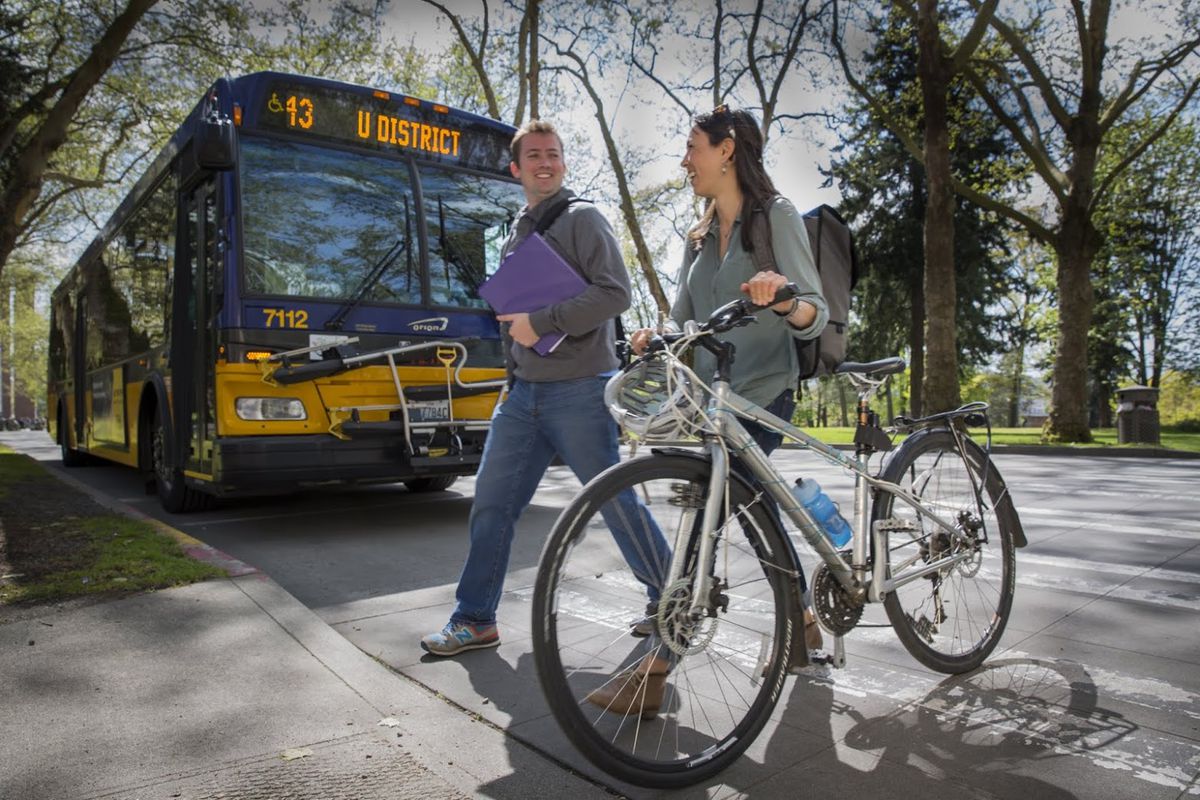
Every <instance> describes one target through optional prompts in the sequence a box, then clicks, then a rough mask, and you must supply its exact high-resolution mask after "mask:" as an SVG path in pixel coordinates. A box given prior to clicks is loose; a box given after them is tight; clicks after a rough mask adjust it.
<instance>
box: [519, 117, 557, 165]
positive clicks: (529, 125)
mask: <svg viewBox="0 0 1200 800" xmlns="http://www.w3.org/2000/svg"><path fill="white" fill-rule="evenodd" d="M529 133H553V134H554V138H555V139H558V149H559V150H562V137H561V136H559V135H558V129H557V128H555V127H554V123H553V122H546V121H545V120H543V119H531V120H529V121H528V122H526V123H525V124H524V125H522V126H521V127H520V128H518V129H517V132H516V133H515V134H514V135H513V138H512V143H511V144H510V145H509V146H508V149H509V152H510V153H511V154H512V160H513V163H514V164H520V163H521V140H522V139H524V138H525V135H526V134H529Z"/></svg>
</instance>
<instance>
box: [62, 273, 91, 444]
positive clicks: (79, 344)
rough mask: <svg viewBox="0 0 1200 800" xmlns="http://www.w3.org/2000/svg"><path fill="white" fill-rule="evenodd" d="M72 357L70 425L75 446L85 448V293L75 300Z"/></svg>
mask: <svg viewBox="0 0 1200 800" xmlns="http://www.w3.org/2000/svg"><path fill="white" fill-rule="evenodd" d="M71 352H72V353H73V355H74V357H73V358H72V359H71V381H72V382H73V383H74V385H75V387H74V391H75V413H74V415H73V416H72V417H71V424H72V426H73V427H74V428H75V446H76V447H86V446H87V445H88V442H87V441H85V440H84V436H83V432H84V426H85V425H86V423H87V417H88V414H87V407H86V406H85V405H84V403H85V402H86V390H87V356H88V352H87V293H86V292H83V291H81V292H79V294H78V295H77V296H76V298H75V342H74V345H73V346H72V348H71ZM66 435H67V433H66V431H63V437H64V438H63V442H64V443H65V442H67V441H68V440H67V439H66V438H65V437H66Z"/></svg>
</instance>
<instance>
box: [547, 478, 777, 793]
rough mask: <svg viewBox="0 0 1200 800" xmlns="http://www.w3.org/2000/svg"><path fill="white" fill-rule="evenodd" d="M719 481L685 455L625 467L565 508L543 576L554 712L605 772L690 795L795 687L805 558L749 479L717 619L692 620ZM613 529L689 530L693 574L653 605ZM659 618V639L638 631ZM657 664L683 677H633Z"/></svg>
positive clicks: (733, 493)
mask: <svg viewBox="0 0 1200 800" xmlns="http://www.w3.org/2000/svg"><path fill="white" fill-rule="evenodd" d="M710 472H711V465H710V464H709V463H708V462H707V461H706V460H704V459H701V458H697V457H694V456H689V455H682V454H665V455H651V456H645V457H643V458H640V459H636V460H634V461H630V462H627V463H624V464H621V465H618V466H616V467H613V468H612V469H610V470H608V471H606V472H605V473H603V474H602V475H600V476H599V477H598V478H597V479H596V480H594V481H593V482H591V483H589V484H588V486H587V487H586V488H585V489H584V491H583V493H582V494H581V495H579V497H577V498H576V499H575V500H574V501H573V502H572V503H571V504H570V505H569V506H568V507H567V508H566V509H565V510H564V511H563V513H562V516H560V517H559V519H558V522H557V523H556V525H555V527H554V530H553V531H552V532H551V534H550V538H549V539H548V540H547V542H546V546H545V549H544V550H543V552H542V557H541V562H540V564H539V568H538V578H537V585H536V590H535V594H534V604H533V629H534V639H533V652H534V659H535V661H536V664H537V669H538V676H539V678H540V680H541V683H542V689H543V691H544V692H545V695H546V700H547V702H548V703H549V705H550V709H551V711H552V712H553V713H554V716H555V718H556V719H557V720H558V723H559V725H561V726H562V729H563V731H564V732H565V733H566V735H567V736H568V738H570V740H571V741H572V742H573V743H574V744H575V746H576V747H577V748H578V749H579V750H580V752H582V753H583V755H585V756H586V757H587V758H588V759H589V760H590V761H592V763H594V764H596V765H597V766H598V767H600V768H601V769H603V770H604V771H605V772H608V773H609V774H612V775H614V776H617V777H619V778H621V779H623V780H626V781H628V782H630V783H634V784H638V785H641V786H653V787H660V788H672V787H680V786H687V785H689V784H692V783H695V782H697V781H700V780H703V779H705V778H707V777H709V776H711V775H713V774H715V773H717V772H719V771H720V770H722V769H724V768H725V767H726V766H728V765H729V764H730V763H732V762H733V761H734V760H736V759H737V758H738V756H739V755H741V753H742V752H743V751H744V750H745V749H746V748H747V747H748V746H749V745H750V743H751V742H752V741H753V740H754V737H755V736H756V735H757V734H758V733H759V731H761V730H762V727H763V726H764V725H765V724H766V722H767V719H768V717H769V716H770V713H771V710H772V709H773V708H774V707H775V704H776V702H777V700H778V699H779V694H780V691H781V689H782V688H783V683H784V680H785V679H786V669H785V667H786V665H787V663H788V656H789V648H790V646H791V644H790V643H791V626H792V624H793V623H792V617H791V608H792V604H793V603H794V600H793V594H792V593H791V591H792V586H793V582H794V577H793V575H794V568H793V566H792V563H791V555H790V551H788V550H787V547H786V543H785V542H784V541H783V539H782V538H781V537H782V534H781V532H780V531H779V529H778V527H777V526H776V524H775V522H774V521H773V519H772V517H771V516H770V514H769V513H768V511H767V509H766V507H765V506H764V504H763V502H762V500H761V497H758V496H754V495H752V493H751V492H750V490H749V489H748V488H747V487H746V485H745V484H743V483H741V482H740V481H736V480H734V481H731V483H730V500H731V504H730V508H731V513H730V514H729V515H728V517H727V522H726V523H725V524H724V525H723V526H722V529H721V532H720V537H719V540H718V542H717V546H716V552H715V556H714V558H713V559H712V563H711V564H709V565H708V567H707V570H708V571H709V573H710V574H711V575H712V576H713V577H714V580H715V582H714V586H715V588H714V589H713V590H712V591H711V592H710V595H709V598H708V600H709V604H708V605H709V609H710V616H705V617H703V618H702V619H700V620H698V621H693V620H692V619H691V618H690V617H689V616H688V614H687V607H688V604H689V603H690V600H691V590H690V587H691V586H692V585H693V584H692V583H691V578H692V576H693V575H694V574H695V572H696V569H697V564H696V555H695V550H696V531H697V530H698V528H699V527H700V519H701V517H702V516H703V503H704V496H705V494H706V493H707V491H708V482H709V475H710ZM634 497H636V498H638V501H639V502H637V503H633V502H632V500H633V498H634ZM605 512H607V516H608V520H609V521H608V522H606V521H605V518H604V516H603V515H604V514H605ZM610 523H615V525H614V527H615V526H617V525H619V526H622V527H624V529H625V530H626V531H627V532H628V533H629V534H630V538H631V539H632V540H634V541H635V542H642V543H644V542H646V541H648V540H649V539H650V538H651V537H652V536H654V535H655V533H656V531H655V530H654V525H657V526H658V529H659V530H661V532H662V533H663V534H665V536H666V541H667V542H669V543H673V542H674V541H675V535H676V532H677V531H682V532H683V537H684V539H685V541H688V544H687V548H688V552H689V553H690V554H691V556H690V557H689V558H688V566H687V568H686V573H687V574H686V575H685V576H684V578H683V579H681V580H679V581H677V582H676V583H675V584H674V585H672V586H665V587H661V598H660V599H659V601H658V602H657V603H656V604H654V605H653V606H651V607H650V608H649V609H647V600H648V591H647V586H646V585H645V584H644V583H643V582H642V581H641V580H639V578H638V577H636V576H635V575H634V573H633V570H632V569H631V568H630V566H629V560H628V559H627V558H626V557H625V556H624V555H623V554H622V552H621V550H620V549H619V547H618V544H617V541H616V537H615V536H614V535H613V533H612V532H611V530H610ZM628 549H629V547H628V545H627V546H626V550H627V551H628ZM638 550H639V552H641V553H643V554H644V553H646V552H649V551H650V550H652V548H649V547H645V546H642V545H639V546H638ZM659 566H660V567H661V571H660V572H659V573H658V574H659V575H665V574H666V568H667V565H666V563H662V564H660V565H659ZM646 610H650V611H653V612H654V613H653V614H652V615H651V620H650V625H649V626H648V627H649V629H650V631H651V633H650V636H648V637H646V638H635V637H634V635H632V634H633V633H634V630H633V626H632V625H631V623H634V622H635V621H637V620H640V619H641V617H642V615H643V614H644V613H645V611H646ZM648 658H656V659H661V661H659V662H657V663H659V664H660V665H666V664H670V665H671V666H670V671H669V673H667V674H666V675H665V676H662V675H659V676H653V675H652V676H651V677H650V678H646V679H644V680H640V681H639V680H638V679H636V678H633V679H631V676H630V674H629V671H628V670H627V669H626V668H629V667H630V666H631V665H638V664H642V665H645V664H646V663H647V662H646V661H645V659H648ZM623 669H626V671H625V672H624V673H622V670H623ZM589 696H591V698H592V699H589Z"/></svg>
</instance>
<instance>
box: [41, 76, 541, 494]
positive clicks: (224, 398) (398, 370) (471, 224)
mask: <svg viewBox="0 0 1200 800" xmlns="http://www.w3.org/2000/svg"><path fill="white" fill-rule="evenodd" d="M513 133H514V130H513V128H511V127H510V126H508V125H504V124H502V123H499V122H496V121H493V120H490V119H486V118H483V117H479V116H476V115H474V114H470V113H466V112H463V111H458V110H455V109H452V108H448V107H446V106H444V105H439V104H436V103H431V102H428V101H426V100H421V99H418V98H415V97H408V96H405V95H402V94H397V93H394V92H387V91H381V90H378V89H371V88H366V87H361V86H353V85H348V84H344V83H338V82H335V81H329V80H323V79H319V78H309V77H301V76H296V75H286V74H280V73H272V72H262V73H255V74H252V75H247V76H244V77H240V78H235V79H222V80H220V81H218V82H217V83H216V84H214V86H213V87H212V89H211V90H210V91H209V92H208V93H206V95H205V97H204V98H203V99H202V100H201V102H200V103H199V104H198V105H197V106H196V108H195V110H194V111H193V112H192V113H191V115H190V116H189V117H188V118H187V120H186V121H185V122H184V123H183V125H182V126H181V127H180V129H179V130H178V131H177V132H176V133H175V135H174V136H173V137H172V138H171V140H170V141H169V143H168V144H167V145H166V147H165V148H164V149H163V150H162V152H161V153H159V154H158V156H157V157H156V158H155V159H154V161H153V163H152V164H151V165H150V168H149V169H148V170H147V171H146V172H145V174H144V175H143V176H142V177H141V178H140V180H138V182H137V184H136V185H135V187H134V188H133V190H132V192H131V193H130V194H129V196H128V197H126V198H125V200H124V201H123V202H122V203H121V204H120V206H119V207H118V209H117V210H116V212H115V213H114V215H113V217H112V218H111V219H110V220H109V221H108V222H107V224H106V225H105V226H104V228H103V229H102V231H101V233H100V234H99V236H98V237H97V238H96V240H95V241H94V242H93V243H92V244H91V245H90V246H89V247H88V248H87V250H86V251H85V252H84V254H83V256H82V258H80V260H79V262H78V263H77V264H76V265H75V266H74V267H73V268H72V270H71V271H70V273H69V274H68V275H67V276H66V278H64V280H63V281H62V283H61V284H60V285H59V286H58V288H57V289H56V290H55V292H54V294H53V296H52V304H51V305H52V312H51V331H50V356H49V391H48V394H49V398H48V399H49V405H48V415H47V416H48V418H49V420H50V422H51V429H52V431H51V432H52V434H53V435H54V436H55V438H56V440H57V441H58V442H59V444H60V446H61V448H62V456H63V462H64V464H66V465H68V466H73V465H77V464H80V463H84V462H85V461H88V460H91V459H93V458H97V457H98V458H102V459H106V460H109V461H114V462H118V463H121V464H125V465H128V466H131V467H136V468H138V469H140V470H142V472H143V474H144V476H145V477H146V480H147V486H148V487H149V486H150V482H151V481H152V482H153V484H154V485H155V487H156V489H157V492H158V494H159V496H160V498H161V499H162V503H163V506H164V507H165V508H166V509H167V510H169V511H172V512H177V511H185V510H191V509H194V508H197V507H199V506H201V505H204V504H205V503H206V501H207V499H208V498H211V497H221V496H236V495H251V494H266V493H275V492H283V491H292V490H296V489H299V488H302V487H306V486H314V485H325V484H331V483H353V482H392V481H403V482H404V483H405V484H406V485H407V486H408V488H409V489H410V490H413V491H435V490H442V489H445V488H447V487H448V486H449V485H450V484H451V483H453V481H454V480H455V478H456V477H457V476H459V475H466V474H472V473H473V472H474V471H475V469H476V467H477V465H478V462H479V458H480V455H481V453H482V449H483V440H484V437H485V436H486V433H487V429H488V420H489V418H490V416H491V412H492V410H493V408H494V406H495V403H496V401H497V398H498V392H499V387H500V385H501V384H502V380H503V375H504V372H503V366H504V364H503V354H502V349H501V345H500V340H499V332H498V329H497V325H496V321H495V318H494V316H493V315H492V314H491V313H490V312H489V311H488V309H487V306H486V304H485V303H484V302H483V301H482V300H481V299H480V298H479V296H478V293H477V288H478V286H479V284H480V283H481V282H482V281H483V280H484V279H485V277H486V276H487V275H489V274H490V273H491V272H492V271H493V270H494V269H495V268H496V267H497V266H498V260H499V253H500V247H501V244H502V243H503V241H504V239H505V237H506V236H507V234H508V229H509V226H510V224H511V222H512V220H513V218H514V217H515V214H516V211H517V210H518V209H519V208H520V206H521V204H522V203H523V202H524V199H523V195H522V193H521V190H520V185H519V184H518V183H517V182H516V181H514V180H513V178H512V176H511V175H510V174H509V171H508V163H509V160H510V159H509V154H508V145H509V142H510V140H511V138H512V135H513ZM447 340H457V343H452V344H448V345H446V346H437V345H436V343H438V342H447ZM370 353H382V355H381V356H377V357H372V356H370V355H369V354H370ZM364 354H367V355H365V356H364ZM335 361H337V362H338V363H339V364H340V366H338V367H337V368H334V369H331V368H327V367H328V366H329V365H331V364H333V363H334V362H335ZM464 384H466V385H464Z"/></svg>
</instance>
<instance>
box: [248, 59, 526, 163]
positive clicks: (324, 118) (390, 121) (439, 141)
mask: <svg viewBox="0 0 1200 800" xmlns="http://www.w3.org/2000/svg"><path fill="white" fill-rule="evenodd" d="M459 122H460V120H459V119H456V118H455V117H454V116H452V115H451V114H450V113H449V111H448V110H447V109H446V108H445V107H444V106H437V107H431V106H429V105H428V104H423V103H421V101H419V100H415V99H412V98H404V99H403V100H402V101H400V102H398V101H397V100H395V99H392V97H391V96H390V95H388V94H387V93H386V92H376V95H375V97H364V96H362V95H360V94H356V93H353V92H346V91H339V90H337V89H334V88H330V87H326V86H321V85H314V84H308V85H306V84H303V83H291V82H284V81H277V82H275V83H273V84H271V85H270V86H269V87H268V88H267V91H266V92H264V94H263V101H262V106H261V108H260V109H259V113H258V126H259V127H261V128H266V129H270V130H280V131H288V132H290V133H295V134H299V135H302V136H306V137H308V136H311V137H319V138H322V139H332V140H336V141H340V142H344V143H347V144H355V145H358V146H363V147H369V148H371V149H374V150H383V151H391V152H410V153H412V154H413V155H415V156H417V157H418V158H425V159H432V160H435V161H443V162H451V163H456V164H461V165H462V166H468V167H472V168H474V169H482V170H486V171H489V172H500V173H502V174H504V175H507V173H508V161H509V156H508V139H509V137H508V136H506V135H505V134H504V133H503V132H502V131H498V130H493V129H489V128H488V127H487V126H485V125H482V124H479V123H475V122H473V121H470V120H467V121H466V124H465V125H462V124H458V123H459Z"/></svg>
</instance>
